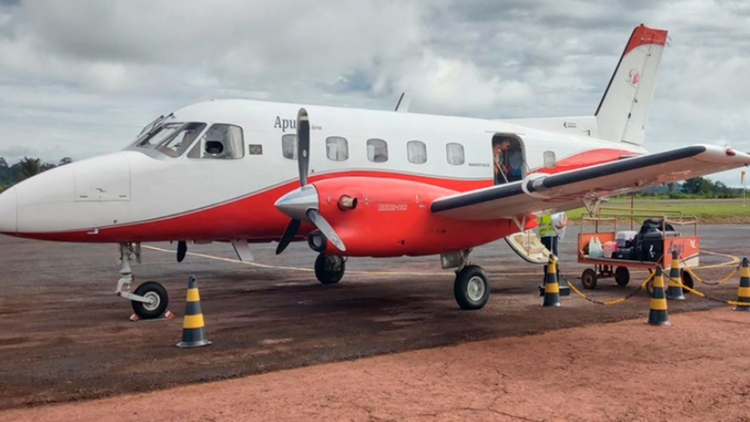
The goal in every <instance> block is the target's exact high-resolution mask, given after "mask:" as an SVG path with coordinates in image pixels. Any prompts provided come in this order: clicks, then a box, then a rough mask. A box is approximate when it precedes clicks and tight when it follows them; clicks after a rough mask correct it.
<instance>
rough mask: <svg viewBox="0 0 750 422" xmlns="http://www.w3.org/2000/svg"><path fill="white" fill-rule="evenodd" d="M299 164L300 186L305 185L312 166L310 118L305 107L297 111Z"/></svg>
mask: <svg viewBox="0 0 750 422" xmlns="http://www.w3.org/2000/svg"><path fill="white" fill-rule="evenodd" d="M297 165H298V166H299V183H300V186H305V185H306V184H307V173H308V170H309V168H310V120H309V119H308V117H307V110H305V109H304V108H301V109H299V112H298V113H297Z"/></svg>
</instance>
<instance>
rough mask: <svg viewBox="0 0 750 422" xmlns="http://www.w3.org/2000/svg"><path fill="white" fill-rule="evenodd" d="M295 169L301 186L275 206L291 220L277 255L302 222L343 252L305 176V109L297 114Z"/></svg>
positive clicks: (307, 159) (307, 156) (307, 162)
mask: <svg viewBox="0 0 750 422" xmlns="http://www.w3.org/2000/svg"><path fill="white" fill-rule="evenodd" d="M297 166H298V168H299V182H300V187H299V188H298V189H295V190H293V191H292V192H289V193H287V194H286V195H284V196H282V197H281V198H279V200H278V201H276V204H275V205H276V209H278V210H279V211H281V212H282V213H284V214H286V215H288V216H289V217H291V218H292V221H290V222H289V225H288V226H287V227H286V230H285V231H284V235H283V236H281V240H280V241H279V245H278V246H277V247H276V254H277V255H278V254H280V253H281V252H283V251H284V249H286V247H287V246H289V243H290V242H291V241H292V240H293V239H294V237H295V236H296V235H297V232H298V231H299V228H300V225H301V224H302V221H305V222H308V223H312V224H313V225H314V226H315V227H317V228H318V230H320V231H321V232H322V233H323V235H325V237H326V238H327V239H328V240H330V241H331V243H333V244H334V245H335V246H336V247H337V248H338V249H339V250H341V251H342V252H343V251H345V250H346V247H345V246H344V242H342V241H341V238H339V236H338V235H337V234H336V232H335V231H334V230H333V227H331V225H330V224H329V223H328V221H326V219H325V218H323V216H322V215H321V214H320V212H319V208H320V197H319V195H318V190H317V189H315V186H314V185H308V184H307V174H308V171H309V168H310V120H309V118H308V116H307V111H306V110H305V109H304V108H301V109H300V110H299V112H298V113H297Z"/></svg>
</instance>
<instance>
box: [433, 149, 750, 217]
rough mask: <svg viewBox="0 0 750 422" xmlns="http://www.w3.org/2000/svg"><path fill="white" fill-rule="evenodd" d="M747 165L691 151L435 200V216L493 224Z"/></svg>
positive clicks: (742, 158) (727, 153)
mask: <svg viewBox="0 0 750 422" xmlns="http://www.w3.org/2000/svg"><path fill="white" fill-rule="evenodd" d="M747 165H750V155H749V154H745V153H742V152H736V151H734V150H732V149H728V148H723V147H719V146H715V145H693V146H688V147H682V148H677V149H673V150H669V151H664V152H659V153H654V154H647V155H642V156H639V157H633V158H625V159H622V160H619V161H615V162H611V163H606V164H600V165H596V166H591V167H587V168H583V169H579V170H571V171H567V172H564V173H559V174H553V175H546V174H540V173H535V174H531V175H530V176H528V177H526V179H524V180H522V181H518V182H513V183H510V184H505V185H498V186H492V187H489V188H484V189H479V190H475V191H470V192H464V193H460V194H456V195H451V196H446V197H443V198H438V199H436V200H435V201H433V203H432V205H431V210H432V212H433V213H435V214H438V215H443V216H445V217H449V218H455V219H460V220H496V219H502V218H514V217H519V216H524V215H528V214H539V213H546V212H552V211H564V210H569V209H574V208H578V207H581V206H582V205H583V201H584V199H585V198H593V199H595V198H600V197H607V196H612V195H620V194H626V193H631V192H638V191H642V190H645V189H648V188H650V187H654V186H659V185H663V184H666V183H673V182H677V181H680V180H685V179H690V178H693V177H699V176H705V175H707V174H711V173H716V172H720V171H725V170H730V169H733V168H737V167H742V166H747Z"/></svg>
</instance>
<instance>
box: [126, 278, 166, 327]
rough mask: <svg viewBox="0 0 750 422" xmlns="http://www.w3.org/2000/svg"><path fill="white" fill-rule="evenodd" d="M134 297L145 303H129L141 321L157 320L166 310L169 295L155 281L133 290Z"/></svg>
mask: <svg viewBox="0 0 750 422" xmlns="http://www.w3.org/2000/svg"><path fill="white" fill-rule="evenodd" d="M134 293H135V295H136V296H141V297H142V298H143V299H145V300H146V301H145V302H139V301H135V300H133V301H131V302H130V303H131V304H132V305H133V312H135V314H136V315H138V316H139V317H141V319H155V318H159V317H160V316H161V315H162V314H164V312H165V311H166V310H167V305H169V295H168V294H167V289H165V288H164V286H162V285H161V284H159V283H157V282H155V281H147V282H145V283H143V284H141V285H140V286H138V287H137V288H136V289H135V292H134Z"/></svg>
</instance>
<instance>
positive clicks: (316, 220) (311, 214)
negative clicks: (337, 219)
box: [307, 210, 346, 252]
mask: <svg viewBox="0 0 750 422" xmlns="http://www.w3.org/2000/svg"><path fill="white" fill-rule="evenodd" d="M307 218H309V219H310V221H311V222H312V223H313V224H315V227H317V228H318V230H320V231H321V232H322V233H323V235H325V237H326V239H328V240H329V241H331V243H333V244H334V245H335V246H336V247H337V248H339V250H340V251H341V252H344V251H346V246H344V242H342V241H341V238H340V237H339V235H337V234H336V231H335V230H333V227H331V225H330V224H328V221H326V219H325V218H323V216H322V215H320V213H319V212H318V210H307Z"/></svg>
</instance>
